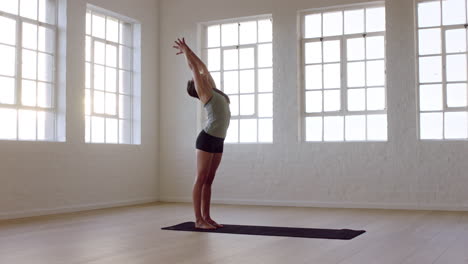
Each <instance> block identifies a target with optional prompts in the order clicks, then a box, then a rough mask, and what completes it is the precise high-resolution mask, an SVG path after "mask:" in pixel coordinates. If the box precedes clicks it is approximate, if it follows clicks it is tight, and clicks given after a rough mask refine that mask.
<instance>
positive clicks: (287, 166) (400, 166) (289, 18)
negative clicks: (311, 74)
mask: <svg viewBox="0 0 468 264" xmlns="http://www.w3.org/2000/svg"><path fill="white" fill-rule="evenodd" d="M357 1H359V0H315V1H311V0H289V1H284V0H255V1H251V0H236V1H232V0H197V1H194V0H162V1H161V20H160V22H161V32H160V33H161V35H160V39H161V42H160V43H161V46H160V51H161V53H160V54H161V62H160V63H161V71H160V74H161V82H160V84H161V116H160V138H161V142H160V143H161V144H160V147H161V148H160V164H161V167H160V197H161V199H162V200H164V201H190V195H191V187H192V183H193V180H194V177H195V151H194V142H195V139H196V136H197V134H198V132H199V131H197V104H198V103H197V102H196V101H195V100H192V99H190V98H189V97H188V96H187V95H186V93H185V85H186V80H187V79H188V78H189V77H190V73H189V71H188V70H187V69H186V66H185V64H184V63H185V62H184V60H183V59H182V58H181V57H176V56H175V52H174V51H173V50H172V48H171V46H172V43H173V40H174V39H175V38H177V37H180V36H185V37H186V39H187V41H188V42H189V43H191V44H192V45H193V44H196V43H197V39H198V35H197V23H199V22H205V21H211V20H219V19H228V18H236V17H244V16H253V15H259V14H272V15H273V21H274V22H273V23H274V24H273V27H274V40H273V49H274V67H275V68H274V85H275V86H274V144H271V145H257V144H246V145H227V146H226V148H225V154H224V158H223V161H222V164H221V167H220V169H219V172H218V175H217V178H216V180H215V184H214V193H213V200H214V201H215V202H222V203H245V204H268V205H300V206H329V207H367V208H434V209H457V210H463V209H465V210H466V209H468V191H466V186H468V173H467V171H468V162H466V157H468V142H421V141H419V140H418V137H417V133H418V131H417V120H418V119H417V114H418V112H417V106H416V101H417V98H416V77H415V76H416V70H415V67H416V60H415V32H414V12H415V10H414V3H413V1H411V0H387V1H386V10H387V11H386V12H387V80H388V85H387V88H388V121H389V140H388V142H386V143H303V142H300V141H299V140H298V138H297V134H298V122H299V119H298V113H299V110H298V105H297V102H298V97H297V96H298V88H297V78H296V76H297V70H298V66H297V65H298V57H297V55H296V54H297V52H298V51H297V45H298V44H297V34H296V31H297V11H299V10H302V9H309V8H318V7H327V6H333V5H343V4H352V3H354V2H357ZM361 2H362V1H361ZM197 48H200V47H197Z"/></svg>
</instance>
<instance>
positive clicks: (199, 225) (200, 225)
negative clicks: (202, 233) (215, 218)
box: [195, 220, 216, 229]
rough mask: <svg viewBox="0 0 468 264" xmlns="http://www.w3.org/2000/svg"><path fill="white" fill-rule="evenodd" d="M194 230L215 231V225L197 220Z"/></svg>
mask: <svg viewBox="0 0 468 264" xmlns="http://www.w3.org/2000/svg"><path fill="white" fill-rule="evenodd" d="M195 228H198V229H216V226H215V225H212V224H210V223H208V222H206V221H204V220H197V221H196V222H195Z"/></svg>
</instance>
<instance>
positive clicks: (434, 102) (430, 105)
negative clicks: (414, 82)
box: [419, 84, 443, 111]
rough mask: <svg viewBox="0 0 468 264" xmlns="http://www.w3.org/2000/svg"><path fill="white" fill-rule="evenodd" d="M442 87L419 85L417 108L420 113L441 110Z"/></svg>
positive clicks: (438, 85) (437, 85)
mask: <svg viewBox="0 0 468 264" xmlns="http://www.w3.org/2000/svg"><path fill="white" fill-rule="evenodd" d="M442 103H443V102H442V85H440V84H433V85H421V86H420V88H419V108H420V110H421V111H434V110H442V107H443V106H442Z"/></svg>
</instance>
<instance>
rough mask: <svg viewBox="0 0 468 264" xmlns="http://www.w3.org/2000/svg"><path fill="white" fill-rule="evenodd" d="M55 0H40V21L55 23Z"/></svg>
mask: <svg viewBox="0 0 468 264" xmlns="http://www.w3.org/2000/svg"><path fill="white" fill-rule="evenodd" d="M55 11H56V7H55V0H52V1H51V0H39V21H41V22H44V23H49V24H55Z"/></svg>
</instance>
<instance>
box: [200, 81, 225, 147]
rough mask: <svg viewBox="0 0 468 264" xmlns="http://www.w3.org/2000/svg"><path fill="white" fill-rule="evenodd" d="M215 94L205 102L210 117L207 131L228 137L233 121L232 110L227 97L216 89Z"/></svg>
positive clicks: (213, 134) (221, 136)
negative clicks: (230, 123) (228, 130)
mask: <svg viewBox="0 0 468 264" xmlns="http://www.w3.org/2000/svg"><path fill="white" fill-rule="evenodd" d="M212 93H213V96H211V98H210V100H208V102H207V103H206V104H205V110H206V115H207V117H208V119H207V121H206V125H205V128H204V130H205V132H206V133H208V134H210V135H212V136H214V137H219V138H226V133H227V129H228V127H229V122H230V121H231V111H230V109H229V103H228V101H227V99H226V98H225V97H224V96H223V95H222V94H220V93H218V92H217V91H216V90H213V92H212Z"/></svg>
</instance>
